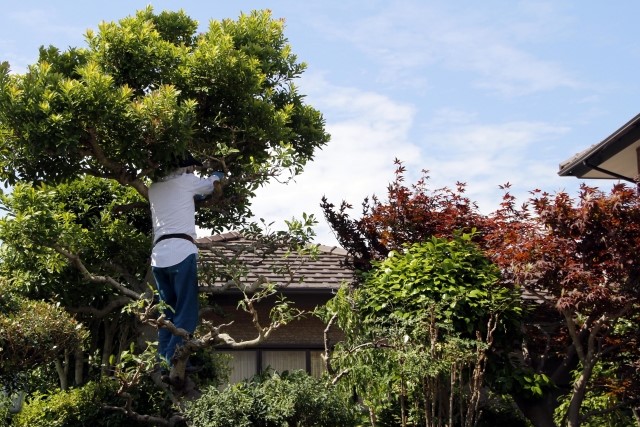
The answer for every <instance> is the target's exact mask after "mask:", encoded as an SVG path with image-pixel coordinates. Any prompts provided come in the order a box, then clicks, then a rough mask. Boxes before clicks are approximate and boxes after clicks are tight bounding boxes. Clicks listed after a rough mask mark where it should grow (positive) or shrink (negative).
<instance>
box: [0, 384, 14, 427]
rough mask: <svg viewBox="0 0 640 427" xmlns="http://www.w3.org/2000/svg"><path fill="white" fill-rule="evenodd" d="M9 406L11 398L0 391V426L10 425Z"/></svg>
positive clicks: (7, 426) (6, 426)
mask: <svg viewBox="0 0 640 427" xmlns="http://www.w3.org/2000/svg"><path fill="white" fill-rule="evenodd" d="M11 406H12V402H11V398H10V397H9V396H8V395H6V394H5V393H4V392H3V391H0V427H9V426H10V425H11V413H10V409H11Z"/></svg>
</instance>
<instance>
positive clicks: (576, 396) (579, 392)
mask: <svg viewBox="0 0 640 427" xmlns="http://www.w3.org/2000/svg"><path fill="white" fill-rule="evenodd" d="M595 364H596V361H595V359H594V358H589V359H588V360H586V361H585V362H584V368H583V369H582V372H581V373H580V376H579V377H578V379H577V380H576V382H575V383H574V384H573V395H572V396H571V401H570V403H569V410H568V411H567V426H568V427H580V422H581V420H580V408H581V407H582V402H583V401H584V396H585V394H586V392H587V383H588V382H589V378H591V373H592V372H593V367H594V366H595Z"/></svg>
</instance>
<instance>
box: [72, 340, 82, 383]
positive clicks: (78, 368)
mask: <svg viewBox="0 0 640 427" xmlns="http://www.w3.org/2000/svg"><path fill="white" fill-rule="evenodd" d="M74 359H75V360H74V363H75V369H74V384H75V385H82V383H83V382H84V352H83V351H82V349H81V348H79V349H77V350H76V351H75V355H74Z"/></svg>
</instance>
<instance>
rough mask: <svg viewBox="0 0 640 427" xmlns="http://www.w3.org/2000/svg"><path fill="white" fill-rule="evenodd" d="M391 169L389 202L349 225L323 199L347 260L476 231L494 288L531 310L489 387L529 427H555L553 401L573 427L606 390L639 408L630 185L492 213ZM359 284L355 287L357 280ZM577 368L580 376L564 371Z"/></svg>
mask: <svg viewBox="0 0 640 427" xmlns="http://www.w3.org/2000/svg"><path fill="white" fill-rule="evenodd" d="M397 166H398V167H397V170H396V179H395V181H394V182H393V183H392V184H391V185H390V186H389V188H388V196H387V197H388V198H387V200H384V201H381V200H380V199H378V198H376V197H374V198H373V199H372V202H369V201H368V200H365V202H364V204H363V214H362V216H361V218H359V219H352V218H351V217H350V215H349V209H350V208H351V205H350V204H349V203H346V202H343V203H342V204H341V205H340V206H339V207H338V208H336V206H335V205H333V204H332V203H330V202H329V201H328V200H326V199H325V200H324V201H323V209H324V212H325V216H326V217H327V219H328V221H329V222H330V223H331V225H332V227H333V229H334V230H335V231H336V233H337V235H338V240H339V241H340V242H341V244H343V245H344V247H345V248H346V249H347V250H348V251H349V252H350V254H351V255H352V265H353V266H354V267H355V268H356V269H357V270H358V271H368V270H370V269H371V268H372V266H373V265H375V264H376V263H375V261H376V260H382V259H384V258H385V257H386V256H387V255H388V254H389V253H390V252H391V251H399V250H401V248H402V245H403V244H406V243H416V242H428V241H430V240H431V239H432V238H433V237H434V236H435V237H443V238H446V239H451V238H452V236H455V234H456V233H459V232H460V231H462V232H469V231H470V230H472V229H476V230H477V231H478V232H477V233H476V234H475V235H474V241H475V242H476V243H477V244H478V245H479V246H480V248H482V250H483V251H484V253H485V256H486V257H487V258H488V259H490V260H491V261H492V262H493V263H494V264H495V265H496V266H497V267H498V268H499V269H500V273H501V274H500V283H501V284H502V285H503V286H506V287H507V288H509V287H511V288H514V289H516V288H518V287H519V288H521V289H522V292H523V294H522V295H523V299H524V301H526V302H527V305H528V307H529V308H528V309H529V310H530V311H529V313H528V315H527V317H526V318H525V319H524V321H523V323H522V330H523V331H524V332H525V334H524V335H523V337H522V341H521V343H520V344H518V345H514V346H511V347H504V348H502V350H503V351H504V352H509V353H510V354H511V356H512V357H513V360H512V361H513V366H512V368H513V369H512V370H510V371H502V372H500V370H498V371H496V372H495V374H496V376H495V377H493V379H494V380H495V381H497V382H494V383H493V386H495V387H497V388H498V389H499V390H501V392H509V393H512V395H513V396H514V399H515V400H516V402H517V403H518V405H519V406H520V408H521V409H522V410H523V411H524V412H525V414H526V415H527V417H528V418H529V419H530V420H531V421H532V422H533V423H534V424H535V425H539V426H551V425H554V421H553V412H552V410H551V409H552V408H555V407H556V406H557V405H558V400H557V398H558V397H559V396H562V395H567V396H569V397H568V399H569V401H570V403H569V404H566V405H565V406H564V408H566V414H565V418H566V420H567V422H568V423H569V425H571V426H577V425H579V424H580V422H581V420H583V419H584V417H586V414H587V413H589V414H591V412H588V411H583V410H581V406H582V402H583V400H584V399H585V398H586V393H587V390H589V393H591V394H590V396H591V397H590V398H593V396H594V395H593V393H596V395H598V394H599V395H603V394H607V393H614V394H615V396H616V399H615V401H616V402H618V403H617V404H618V405H622V406H627V407H637V406H638V404H639V402H640V400H639V397H640V395H639V394H638V387H639V386H640V382H639V381H638V378H639V377H638V373H639V372H640V371H639V369H638V368H639V367H638V364H637V360H638V346H637V343H638V333H637V328H634V327H630V325H633V324H635V323H636V322H637V319H638V315H639V312H640V306H639V304H638V297H639V295H638V292H639V289H640V287H639V286H638V278H639V277H640V275H639V269H640V264H639V263H638V260H637V256H636V254H637V248H638V247H639V246H640V232H639V230H640V226H639V224H640V221H639V220H640V217H639V216H640V197H639V196H638V194H637V192H636V190H635V189H633V188H628V187H625V186H624V185H615V186H613V188H612V190H611V192H610V193H608V194H607V193H605V192H603V191H600V190H598V189H596V188H592V187H588V186H583V187H582V188H581V191H580V193H579V195H578V197H577V198H576V199H572V198H571V197H570V196H569V195H567V194H566V193H562V192H560V193H557V194H555V195H551V194H547V193H543V192H540V191H538V190H535V191H532V193H531V194H532V196H531V198H530V199H529V200H528V201H527V202H526V203H524V204H523V205H522V206H517V205H516V200H515V198H514V197H513V196H511V195H510V194H509V193H508V192H506V193H505V195H504V198H503V201H502V203H501V205H500V208H499V209H497V210H496V211H495V212H493V213H491V214H482V213H480V212H479V210H478V209H477V208H476V207H475V204H474V203H473V202H471V201H470V200H469V199H468V198H466V197H465V196H464V184H460V183H458V184H457V188H456V190H455V191H452V190H449V189H446V188H445V189H435V190H431V189H429V188H428V186H427V185H426V184H427V181H428V177H427V176H426V175H425V176H423V177H422V178H421V179H420V180H419V181H418V182H417V183H416V184H414V185H412V186H407V185H405V184H404V173H405V169H404V167H403V166H402V163H401V162H399V161H397ZM502 188H503V189H505V190H507V191H508V188H509V185H508V184H506V185H504V186H503V187H502ZM359 277H360V280H359V283H357V284H356V286H355V287H356V289H357V288H358V287H360V286H363V278H365V277H367V276H366V275H360V276H359ZM599 361H600V362H605V364H606V366H612V367H613V369H612V370H607V372H609V373H610V376H609V377H608V378H607V379H606V380H605V379H604V378H602V376H598V377H597V378H595V377H593V376H592V373H593V369H594V368H595V366H596V363H599ZM578 367H579V368H580V375H577V376H574V375H572V371H573V370H574V369H576V368H578ZM549 381H550V382H551V385H552V386H551V387H549V386H548V383H549ZM530 393H533V394H534V395H537V397H535V398H532V397H531V394H530ZM607 410H609V409H607ZM592 415H593V414H592Z"/></svg>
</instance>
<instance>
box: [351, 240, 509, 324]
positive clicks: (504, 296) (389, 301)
mask: <svg viewBox="0 0 640 427" xmlns="http://www.w3.org/2000/svg"><path fill="white" fill-rule="evenodd" d="M471 237H472V235H469V234H463V235H460V236H458V237H456V238H455V239H453V240H450V241H448V240H445V239H441V238H436V237H434V238H432V239H431V240H429V241H427V242H425V243H416V244H413V245H409V246H407V247H406V248H405V249H404V250H403V251H402V252H396V251H392V252H390V253H389V256H388V258H387V259H385V260H384V261H382V262H380V263H378V264H375V267H376V268H374V269H373V270H372V271H371V272H370V273H369V274H368V275H367V276H366V279H365V280H366V286H365V287H363V288H362V290H360V291H359V292H360V293H362V295H359V296H356V298H357V299H358V301H359V308H360V309H361V312H362V313H363V314H364V315H365V318H366V319H371V320H374V321H376V320H379V319H381V318H383V317H384V316H387V315H390V314H394V315H395V316H396V317H399V318H405V319H410V318H420V317H424V316H425V315H426V314H427V312H428V310H429V307H431V306H432V305H433V303H434V302H437V304H438V305H439V307H440V309H439V310H438V313H437V317H438V320H439V321H440V322H443V323H450V324H452V325H453V326H454V328H455V330H456V331H458V332H461V333H464V334H468V335H470V336H471V337H473V332H474V331H476V330H481V331H484V332H486V324H485V323H486V319H487V316H488V314H490V313H496V312H500V313H505V314H508V315H509V316H517V315H519V314H520V313H521V308H520V307H519V305H518V304H517V300H518V299H517V294H516V293H515V292H514V290H513V289H510V288H507V287H504V286H501V285H499V283H498V279H499V277H500V276H499V271H498V268H497V267H496V266H494V265H493V264H491V262H490V261H489V260H488V259H487V258H486V257H485V256H484V255H483V253H482V251H480V249H479V248H478V247H477V246H476V245H475V244H474V243H473V242H472V241H471Z"/></svg>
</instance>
